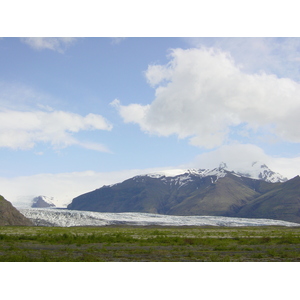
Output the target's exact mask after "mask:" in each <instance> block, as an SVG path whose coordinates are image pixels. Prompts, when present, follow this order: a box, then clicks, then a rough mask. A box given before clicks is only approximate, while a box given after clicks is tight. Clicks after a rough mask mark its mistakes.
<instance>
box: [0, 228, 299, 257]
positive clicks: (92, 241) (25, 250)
mask: <svg viewBox="0 0 300 300" xmlns="http://www.w3.org/2000/svg"><path fill="white" fill-rule="evenodd" d="M0 261H2V262H4V261H14V262H20V261H24V262H34V261H41V262H47V261H49V262H56V261H58V262H59V261H66V262H77V261H78V262H80V261H85V262H98V261H100V262H128V261H136V262H144V261H150V262H155V261H161V262H168V261H169V262H250V261H265V262H277V261H282V262H287V261H292V262H297V261H300V227H294V228H288V227H275V226H274V227H272V226H270V227H133V226H132V227H127V226H118V227H68V228H67V227H18V226H5V227H0Z"/></svg>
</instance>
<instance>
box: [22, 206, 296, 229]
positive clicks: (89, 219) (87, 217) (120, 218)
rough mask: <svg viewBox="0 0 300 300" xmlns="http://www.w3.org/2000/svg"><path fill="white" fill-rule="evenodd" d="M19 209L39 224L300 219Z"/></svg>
mask: <svg viewBox="0 0 300 300" xmlns="http://www.w3.org/2000/svg"><path fill="white" fill-rule="evenodd" d="M20 212H21V213H22V214H23V215H24V216H25V217H27V218H29V219H31V220H32V221H33V222H34V223H35V224H36V225H39V226H62V227H70V226H108V225H134V226H149V225H159V226H230V227H236V226H272V225H274V226H288V227H293V226H299V224H297V223H292V222H286V221H280V220H271V219H246V218H232V217H214V216H172V215H160V214H149V213H134V212H128V213H101V212H91V211H76V210H67V209H55V208H31V209H20Z"/></svg>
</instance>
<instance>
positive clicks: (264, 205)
mask: <svg viewBox="0 0 300 300" xmlns="http://www.w3.org/2000/svg"><path fill="white" fill-rule="evenodd" d="M226 167H227V166H226V164H222V165H220V167H219V168H215V169H213V170H203V169H201V170H197V171H195V170H190V171H187V172H186V173H184V174H181V175H177V176H173V177H168V176H164V175H158V174H147V175H140V176H135V177H133V178H130V179H127V180H125V181H123V182H121V183H118V184H114V185H111V186H103V187H102V188H100V189H97V190H95V191H92V192H89V193H86V194H83V195H81V196H78V197H76V198H74V199H73V201H72V203H71V204H70V205H69V206H68V209H74V210H87V211H98V212H145V213H158V214H167V215H202V216H204V215H207V216H230V217H245V218H249V217H252V218H272V219H278V220H284V221H292V222H297V223H300V213H299V211H300V198H299V196H298V195H300V179H297V177H296V178H294V179H291V180H288V181H284V180H283V177H282V176H277V175H276V174H277V173H274V172H272V171H271V170H269V169H268V168H267V166H265V165H261V168H262V169H263V171H264V172H260V173H257V174H264V176H265V177H264V180H262V179H254V178H249V177H246V176H242V175H241V174H242V173H236V172H233V171H229V170H228V169H227V168H226ZM268 174H270V176H271V177H270V176H269V177H268ZM275 175H276V176H275ZM260 176H261V175H260ZM268 178H271V180H268ZM276 178H278V180H277V182H276ZM298 181H299V182H298Z"/></svg>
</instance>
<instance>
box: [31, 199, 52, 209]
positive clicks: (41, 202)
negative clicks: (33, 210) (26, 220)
mask: <svg viewBox="0 0 300 300" xmlns="http://www.w3.org/2000/svg"><path fill="white" fill-rule="evenodd" d="M53 202H54V198H53V197H47V196H38V197H35V198H33V199H32V204H31V207H40V208H41V207H55V204H54V203H53Z"/></svg>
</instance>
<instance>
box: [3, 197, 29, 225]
mask: <svg viewBox="0 0 300 300" xmlns="http://www.w3.org/2000/svg"><path fill="white" fill-rule="evenodd" d="M5 225H19V226H20V225H21V226H33V223H32V222H31V221H30V220H29V219H27V218H26V217H25V216H24V215H22V214H21V213H20V212H19V211H18V210H17V209H16V208H15V207H13V205H12V204H11V203H10V202H9V201H7V200H6V199H4V197H2V196H0V226H5Z"/></svg>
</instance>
